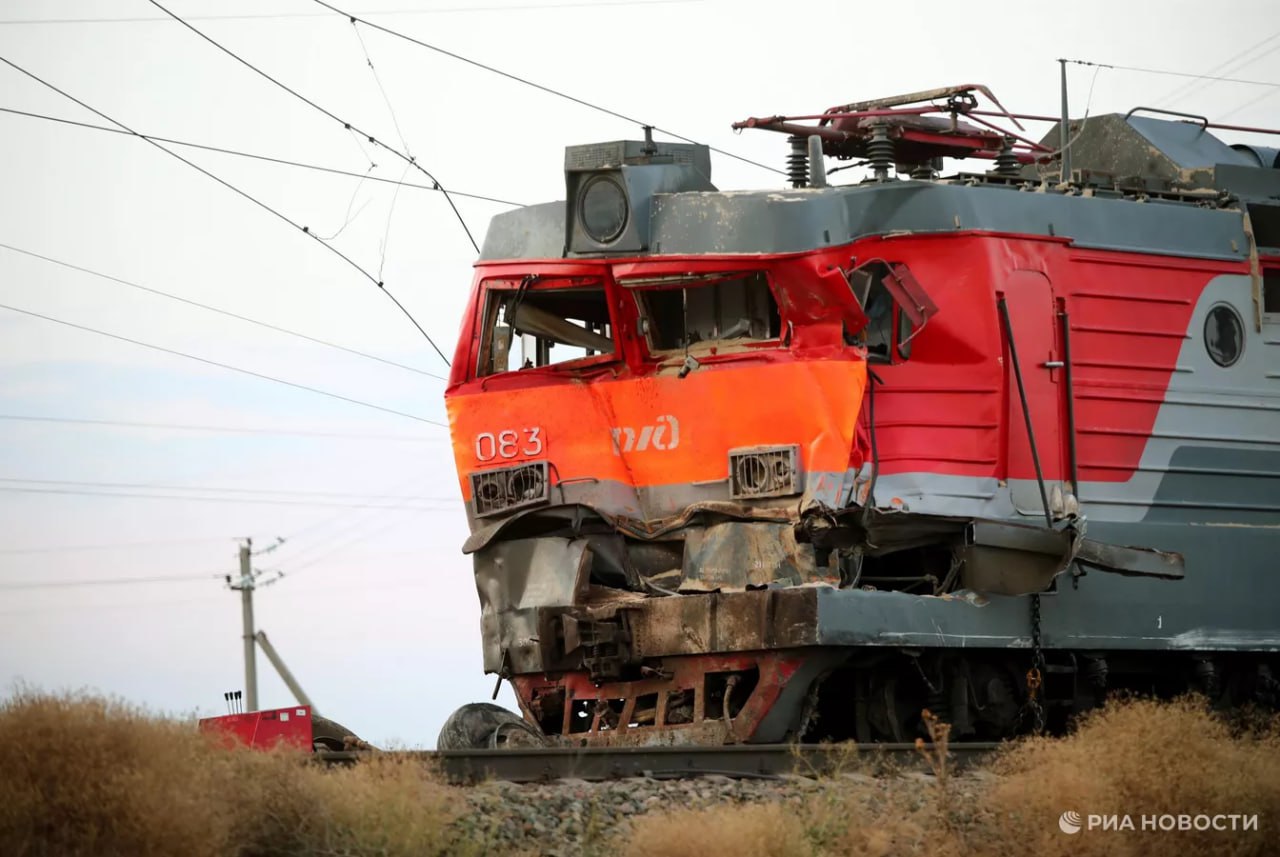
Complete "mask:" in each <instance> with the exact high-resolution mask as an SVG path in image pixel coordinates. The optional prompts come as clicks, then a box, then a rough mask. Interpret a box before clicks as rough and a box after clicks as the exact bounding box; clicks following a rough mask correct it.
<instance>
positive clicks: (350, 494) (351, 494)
mask: <svg viewBox="0 0 1280 857" xmlns="http://www.w3.org/2000/svg"><path fill="white" fill-rule="evenodd" d="M0 482H8V483H24V484H30V485H77V486H81V487H89V488H155V489H159V490H162V491H200V492H204V493H209V494H260V495H272V496H290V497H336V498H346V499H359V500H424V501H432V502H441V503H453V502H456V501H457V498H456V497H432V496H427V495H421V494H361V493H359V492H356V491H298V490H295V489H292V488H282V489H274V488H236V487H227V486H220V485H179V484H174V483H171V482H101V481H95V480H84V479H27V478H24V477H18V476H0Z"/></svg>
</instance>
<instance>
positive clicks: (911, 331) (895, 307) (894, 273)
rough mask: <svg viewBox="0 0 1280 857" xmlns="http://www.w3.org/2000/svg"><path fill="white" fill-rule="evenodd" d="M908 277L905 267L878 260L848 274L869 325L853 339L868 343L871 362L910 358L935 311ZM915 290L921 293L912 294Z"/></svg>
mask: <svg viewBox="0 0 1280 857" xmlns="http://www.w3.org/2000/svg"><path fill="white" fill-rule="evenodd" d="M909 277H910V273H909V272H907V271H906V268H905V266H903V265H897V264H892V263H888V262H883V261H879V260H876V261H872V262H868V263H866V264H863V265H860V266H858V267H857V268H855V269H854V270H853V271H852V273H850V274H849V287H850V288H851V289H853V294H854V297H856V298H857V299H858V302H859V303H860V304H861V305H862V311H863V313H864V314H865V315H866V317H867V325H866V327H864V328H863V329H862V331H861V332H860V333H859V334H858V335H856V336H855V337H853V339H852V342H855V343H858V344H861V345H863V346H865V347H866V349H867V359H868V360H871V361H872V362H875V363H901V362H903V361H904V360H907V359H908V358H910V356H911V340H912V339H913V338H914V337H915V334H916V333H917V332H918V331H919V330H920V329H921V328H923V327H924V324H925V322H926V321H927V320H928V318H929V316H930V315H932V314H933V312H935V311H936V308H935V307H934V306H933V304H932V302H930V301H929V300H928V297H927V296H925V295H924V294H923V290H919V287H918V285H917V284H915V282H914V278H911V279H910V280H909V281H908V278H909ZM915 291H918V292H919V294H918V295H916V294H913V292H915ZM904 301H906V302H907V303H906V304H904ZM908 305H909V306H910V307H911V309H908V308H907V306H908ZM913 316H914V317H913Z"/></svg>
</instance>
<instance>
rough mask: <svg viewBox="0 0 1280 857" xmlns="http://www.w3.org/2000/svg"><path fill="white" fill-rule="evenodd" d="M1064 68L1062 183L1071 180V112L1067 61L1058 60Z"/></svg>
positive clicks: (1060, 128) (1060, 143) (1060, 141)
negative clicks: (1068, 101)
mask: <svg viewBox="0 0 1280 857" xmlns="http://www.w3.org/2000/svg"><path fill="white" fill-rule="evenodd" d="M1058 65H1059V66H1060V67H1061V69H1062V123H1061V124H1060V125H1059V126H1058V148H1059V149H1061V150H1062V160H1061V161H1060V162H1059V163H1061V164H1062V184H1066V183H1067V182H1069V181H1071V112H1070V108H1069V106H1068V103H1067V61H1066V60H1065V59H1062V60H1058Z"/></svg>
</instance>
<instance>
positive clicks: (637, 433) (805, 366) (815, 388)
mask: <svg viewBox="0 0 1280 857" xmlns="http://www.w3.org/2000/svg"><path fill="white" fill-rule="evenodd" d="M866 380H867V373H866V364H865V363H862V362H860V361H843V360H841V361H836V360H830V361H807V362H787V363H764V364H762V363H745V362H744V363H740V364H722V365H719V366H703V367H702V368H699V369H696V370H694V371H693V372H692V373H690V374H689V375H688V376H687V377H685V378H678V377H676V376H675V375H663V376H649V377H642V378H630V379H626V378H624V379H619V380H595V381H592V382H590V383H583V382H578V381H568V382H566V383H562V384H549V385H544V386H537V387H530V388H525V389H518V390H503V391H501V392H498V391H491V392H483V391H480V390H479V389H475V391H474V392H472V391H471V390H462V391H457V392H455V393H453V394H452V395H450V396H449V397H448V399H447V402H446V405H447V408H448V412H449V422H450V426H451V432H452V435H453V451H454V458H455V461H456V463H457V466H458V474H459V478H460V480H461V486H462V494H463V497H464V498H466V499H468V500H469V499H471V487H470V484H469V480H468V479H467V478H466V477H467V474H468V473H471V472H473V471H476V470H483V469H486V468H490V467H502V466H504V465H507V464H511V463H516V462H520V461H530V460H542V459H546V460H548V461H549V462H550V463H551V465H552V468H553V469H552V481H553V482H570V481H573V480H585V479H598V480H602V481H604V480H611V481H618V482H622V483H624V484H629V485H633V486H635V487H638V488H639V487H648V486H656V485H671V484H676V483H685V484H687V483H692V482H707V481H713V480H718V479H724V478H725V476H726V475H727V471H728V459H727V453H728V451H729V450H731V449H735V448H739V447H747V446H764V445H781V444H798V445H799V447H800V456H801V465H802V467H803V468H804V469H805V470H806V471H809V472H826V473H842V472H844V470H845V469H846V468H847V466H848V462H849V450H850V448H851V446H852V444H853V438H854V432H855V425H856V422H857V417H858V410H859V407H860V405H861V403H862V393H863V389H864V388H865V386H866Z"/></svg>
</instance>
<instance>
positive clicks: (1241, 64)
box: [1153, 31, 1280, 105]
mask: <svg viewBox="0 0 1280 857" xmlns="http://www.w3.org/2000/svg"><path fill="white" fill-rule="evenodd" d="M1276 39H1280V31H1277V32H1274V33H1272V34H1271V35H1269V36H1267V37H1266V38H1264V39H1262V40H1260V41H1257V42H1254V43H1253V44H1252V45H1250V46H1249V47H1247V48H1245V49H1244V50H1242V51H1236V50H1233V51H1231V55H1230V56H1229V57H1227V58H1226V59H1225V60H1223V61H1222V62H1220V63H1218V64H1217V65H1215V66H1213V67H1212V68H1208V69H1205V71H1204V72H1202V75H1204V76H1206V77H1207V76H1211V75H1215V74H1219V73H1221V74H1232V73H1234V72H1235V71H1236V70H1237V69H1241V68H1245V67H1247V66H1250V65H1253V64H1254V63H1255V62H1257V61H1258V60H1260V59H1262V58H1263V57H1267V56H1270V55H1271V54H1273V53H1275V52H1276V51H1277V50H1280V45H1275V46H1273V47H1271V48H1268V49H1267V50H1265V51H1263V52H1262V53H1260V54H1258V55H1257V56H1250V54H1252V53H1253V52H1254V51H1256V50H1257V49H1258V48H1261V47H1264V46H1266V45H1267V44H1269V43H1270V42H1273V41H1275V40H1276ZM1213 83H1214V82H1213V81H1211V80H1205V79H1204V78H1203V77H1202V78H1201V79H1198V80H1191V81H1186V82H1184V83H1179V84H1178V85H1177V86H1175V87H1174V88H1173V89H1171V90H1169V91H1168V92H1166V93H1165V94H1164V95H1162V96H1160V97H1158V98H1156V99H1155V100H1154V101H1153V103H1154V104H1157V105H1159V104H1165V105H1168V104H1172V103H1173V102H1174V101H1175V99H1180V98H1185V97H1187V96H1188V95H1190V94H1192V93H1193V92H1195V91H1196V90H1203V89H1204V88H1205V87H1209V86H1212V85H1213Z"/></svg>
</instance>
